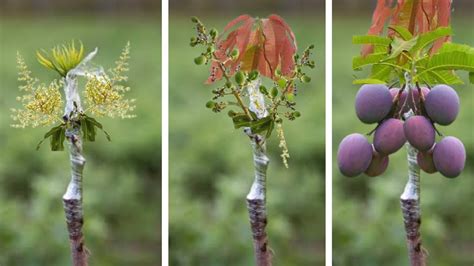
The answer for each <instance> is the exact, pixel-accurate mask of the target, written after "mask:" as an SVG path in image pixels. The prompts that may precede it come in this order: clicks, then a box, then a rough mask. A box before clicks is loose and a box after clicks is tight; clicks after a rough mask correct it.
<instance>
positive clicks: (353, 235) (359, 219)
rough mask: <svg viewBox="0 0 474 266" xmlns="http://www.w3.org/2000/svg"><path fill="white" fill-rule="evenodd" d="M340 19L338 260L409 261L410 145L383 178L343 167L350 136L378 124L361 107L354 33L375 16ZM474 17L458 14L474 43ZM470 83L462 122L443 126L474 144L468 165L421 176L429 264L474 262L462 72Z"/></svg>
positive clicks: (336, 67)
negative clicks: (343, 144)
mask: <svg viewBox="0 0 474 266" xmlns="http://www.w3.org/2000/svg"><path fill="white" fill-rule="evenodd" d="M335 14H336V15H334V18H333V21H334V22H333V29H334V30H333V38H334V39H333V162H334V164H333V165H334V167H333V260H334V265H344V266H348V265H365V266H371V265H374V266H375V265H386V266H391V265H394V266H395V265H406V264H407V263H408V260H407V251H406V245H405V233H404V226H403V221H402V216H401V211H400V203H399V197H400V194H401V193H402V192H403V188H404V186H405V183H406V181H407V171H408V168H407V162H406V152H405V150H404V149H402V150H400V151H398V152H397V153H396V154H394V155H392V156H390V163H389V167H388V169H387V171H386V172H385V173H384V174H383V175H382V176H380V177H376V178H369V177H366V176H360V177H356V178H346V177H344V176H342V175H341V174H340V173H339V170H338V169H337V162H336V154H337V148H338V145H339V143H340V141H341V140H342V138H344V136H346V135H348V134H350V133H353V132H359V133H367V132H370V131H371V130H372V129H373V127H372V126H369V125H364V124H363V123H362V122H360V121H359V120H358V119H357V117H356V115H355V111H354V99H355V95H356V93H357V90H358V86H356V85H352V80H353V79H354V77H353V75H354V74H355V75H357V77H358V78H363V77H365V76H364V75H365V74H366V73H367V72H353V71H352V68H351V64H352V57H353V56H355V55H358V54H359V52H360V46H358V45H351V39H352V35H357V34H359V35H360V34H365V33H366V32H367V28H368V26H369V24H370V14H367V15H366V16H357V17H356V16H351V15H349V14H342V13H339V14H338V13H337V11H336V13H335ZM471 22H472V19H471V20H469V18H468V17H465V16H464V17H463V16H459V15H458V14H457V13H454V14H453V25H452V28H453V31H454V34H455V35H454V37H453V40H454V41H455V42H457V43H466V44H469V45H471V46H473V45H474V42H473V40H474V35H473V33H472V31H471V30H472V27H471V25H472V23H471ZM462 77H463V80H464V82H465V83H466V84H465V85H460V86H459V85H458V86H455V89H456V91H457V92H458V94H459V97H460V98H461V111H460V114H459V116H458V118H457V120H456V121H455V122H454V123H453V124H452V125H450V126H448V127H439V129H440V130H441V132H442V133H443V134H445V135H448V136H449V135H452V136H456V137H458V138H460V139H461V140H462V141H463V143H464V145H465V147H466V150H467V163H466V169H465V170H464V172H463V173H462V174H461V176H459V177H458V178H456V179H447V178H444V177H443V176H441V175H440V174H433V175H428V174H426V173H422V174H421V208H422V230H421V231H422V238H423V244H424V247H425V248H426V249H427V251H428V253H429V255H428V264H429V265H436V266H449V265H472V264H473V263H474V253H473V246H474V190H473V188H474V179H473V178H472V177H473V176H474V168H473V166H474V164H473V162H474V138H473V132H474V126H473V125H474V112H473V111H472V110H473V108H474V98H473V97H474V94H473V93H474V91H473V86H472V85H470V84H468V78H467V73H462Z"/></svg>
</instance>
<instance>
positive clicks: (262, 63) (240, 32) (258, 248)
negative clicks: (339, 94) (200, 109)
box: [190, 15, 314, 266]
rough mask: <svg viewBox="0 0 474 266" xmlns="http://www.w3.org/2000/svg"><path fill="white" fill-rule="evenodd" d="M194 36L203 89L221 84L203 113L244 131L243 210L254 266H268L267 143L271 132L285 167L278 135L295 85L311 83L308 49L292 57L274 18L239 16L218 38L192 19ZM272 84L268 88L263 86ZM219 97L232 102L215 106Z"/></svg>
mask: <svg viewBox="0 0 474 266" xmlns="http://www.w3.org/2000/svg"><path fill="white" fill-rule="evenodd" d="M192 21H193V23H194V24H195V28H196V36H195V37H192V38H191V43H190V44H191V46H193V47H194V46H197V45H200V46H203V47H204V52H203V53H201V54H200V55H199V56H198V57H196V58H195V59H194V62H195V63H196V64H198V65H202V64H207V65H210V68H211V70H210V71H211V73H210V75H209V78H208V79H207V81H206V83H207V84H213V83H216V82H218V81H220V80H223V84H221V85H218V86H217V88H215V89H213V90H212V93H213V97H212V99H211V100H210V101H208V102H207V103H206V107H207V108H209V109H211V110H212V111H213V112H216V113H219V112H222V111H223V110H224V109H226V108H231V107H232V109H231V110H229V111H228V115H229V117H230V118H231V120H232V122H233V124H234V127H235V128H236V129H239V128H243V129H244V133H245V134H246V135H247V136H248V137H249V139H250V144H251V147H252V151H253V161H254V168H255V179H254V182H253V185H252V187H251V189H250V192H249V193H248V195H247V209H248V212H249V220H250V225H251V231H252V236H253V242H254V253H255V258H256V264H257V265H259V266H263V265H265V266H267V265H271V260H272V254H271V252H270V248H269V245H268V236H267V232H266V229H265V228H266V225H267V211H266V197H265V192H266V178H267V175H266V172H267V168H268V164H269V162H270V159H269V158H268V156H267V150H266V140H267V139H268V138H270V136H271V135H272V133H273V131H274V130H276V132H277V136H278V138H279V140H280V144H279V147H280V148H281V150H282V153H281V158H282V160H283V163H284V165H285V166H286V167H288V158H289V157H290V155H289V152H288V148H287V144H286V140H285V136H284V133H283V127H282V125H283V119H284V118H286V119H288V120H295V119H296V118H298V117H299V116H300V115H301V114H300V112H299V111H297V110H296V107H295V105H296V102H295V97H296V95H297V90H296V85H297V83H298V82H304V83H307V82H310V80H311V79H310V77H309V76H307V75H306V74H305V73H304V72H303V71H304V68H305V67H310V68H313V67H314V61H312V60H310V54H311V50H312V49H313V46H312V45H311V46H309V47H308V48H307V49H305V50H304V51H303V53H302V54H301V56H300V55H297V54H296V50H297V46H296V39H295V36H294V34H293V32H292V30H291V28H290V27H289V26H288V24H287V23H286V22H285V21H284V20H283V19H282V18H281V17H279V16H277V15H271V16H269V17H268V18H263V19H261V18H253V17H250V16H248V15H242V16H239V17H238V18H236V19H234V20H232V21H231V22H230V23H229V24H227V26H226V27H225V28H224V31H223V33H221V34H219V33H218V31H217V30H216V29H210V30H208V29H207V28H206V27H205V25H204V24H203V23H202V22H201V21H200V20H199V19H198V18H196V17H193V18H192ZM264 78H267V79H269V80H270V81H271V84H272V85H271V86H270V87H269V88H267V87H266V86H265V85H264V84H263V83H264V82H268V81H266V80H265V79H264ZM224 97H230V98H233V100H223V99H222V100H219V99H221V98H224Z"/></svg>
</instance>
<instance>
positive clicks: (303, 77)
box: [301, 75, 311, 83]
mask: <svg viewBox="0 0 474 266" xmlns="http://www.w3.org/2000/svg"><path fill="white" fill-rule="evenodd" d="M301 82H304V83H309V82H311V77H309V76H306V75H303V76H301Z"/></svg>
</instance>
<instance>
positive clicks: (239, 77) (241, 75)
mask: <svg viewBox="0 0 474 266" xmlns="http://www.w3.org/2000/svg"><path fill="white" fill-rule="evenodd" d="M235 82H237V84H239V85H242V84H244V82H245V74H244V72H242V71H238V72H237V73H235Z"/></svg>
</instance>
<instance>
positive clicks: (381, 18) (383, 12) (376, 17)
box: [362, 0, 393, 56]
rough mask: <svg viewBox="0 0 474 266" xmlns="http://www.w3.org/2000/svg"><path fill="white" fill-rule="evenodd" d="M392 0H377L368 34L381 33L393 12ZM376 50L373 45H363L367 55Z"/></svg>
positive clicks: (364, 54) (363, 50)
mask: <svg viewBox="0 0 474 266" xmlns="http://www.w3.org/2000/svg"><path fill="white" fill-rule="evenodd" d="M392 1H393V0H389V1H388V2H387V1H386V0H377V6H376V7H375V10H374V14H373V15H372V24H371V25H370V28H369V32H368V33H367V34H368V35H380V34H381V33H382V31H383V29H384V26H385V23H386V22H387V20H388V19H389V18H390V15H391V14H392V8H391V5H392ZM373 50H374V48H373V46H372V45H364V46H362V55H363V56H366V55H368V54H370V53H372V52H373Z"/></svg>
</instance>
